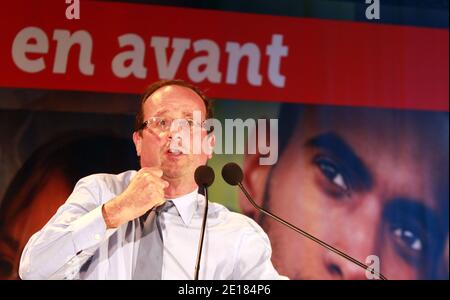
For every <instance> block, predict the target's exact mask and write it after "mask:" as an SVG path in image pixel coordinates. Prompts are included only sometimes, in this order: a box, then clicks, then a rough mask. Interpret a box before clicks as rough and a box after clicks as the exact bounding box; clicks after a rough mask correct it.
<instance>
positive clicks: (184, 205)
mask: <svg viewBox="0 0 450 300" xmlns="http://www.w3.org/2000/svg"><path fill="white" fill-rule="evenodd" d="M202 198H203V196H202V195H200V194H198V190H197V189H195V190H194V191H192V192H191V193H189V194H186V195H183V196H180V197H177V198H169V199H167V200H168V201H169V200H170V201H172V202H173V204H174V205H175V207H176V208H177V210H178V213H179V214H180V216H181V219H182V220H183V223H184V225H186V226H187V225H189V223H190V222H191V220H192V217H193V216H194V213H195V212H196V211H197V207H198V205H199V202H198V201H201V199H202Z"/></svg>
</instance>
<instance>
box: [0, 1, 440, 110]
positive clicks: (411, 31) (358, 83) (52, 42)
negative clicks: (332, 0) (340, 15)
mask: <svg viewBox="0 0 450 300" xmlns="http://www.w3.org/2000/svg"><path fill="white" fill-rule="evenodd" d="M66 8H67V4H65V1H58V2H55V1H33V2H31V3H30V1H8V2H6V3H2V9H1V12H0V26H1V28H2V31H1V32H2V33H1V35H0V66H1V72H0V86H1V87H14V88H16V87H17V88H38V89H63V90H82V91H98V92H120V93H141V92H142V91H143V89H144V87H145V86H146V85H148V84H149V83H150V82H152V81H155V80H158V79H161V78H183V79H186V80H189V81H192V82H195V83H197V84H198V85H199V86H200V87H202V88H204V89H206V90H207V94H208V95H209V96H211V97H213V98H223V99H249V100H260V101H285V102H299V103H300V102H301V103H316V104H335V105H352V106H369V107H389V108H409V109H426V110H443V111H448V99H449V96H448V95H449V91H448V90H449V89H448V80H449V78H448V77H449V76H448V70H449V69H448V67H449V61H448V53H449V52H448V30H446V29H431V28H418V27H410V26H394V25H383V24H369V23H361V22H358V23H357V22H348V21H332V20H319V19H305V18H291V17H279V16H269V15H256V14H255V15H254V14H244V13H234V12H221V11H210V10H197V9H186V8H174V7H159V6H149V5H136V4H123V3H107V2H95V1H94V2H89V1H88V2H83V1H81V5H80V19H78V20H77V19H74V20H69V19H67V18H66Z"/></svg>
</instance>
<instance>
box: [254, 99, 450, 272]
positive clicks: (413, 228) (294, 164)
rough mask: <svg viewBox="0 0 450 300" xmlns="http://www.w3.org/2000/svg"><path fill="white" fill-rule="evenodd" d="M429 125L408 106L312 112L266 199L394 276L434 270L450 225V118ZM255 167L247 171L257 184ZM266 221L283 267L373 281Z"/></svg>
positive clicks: (272, 177) (272, 174)
mask: <svg viewBox="0 0 450 300" xmlns="http://www.w3.org/2000/svg"><path fill="white" fill-rule="evenodd" d="M427 120H428V121H431V122H426V121H427ZM434 121H436V120H434ZM429 123H433V120H432V119H430V118H428V119H420V118H416V117H413V115H412V114H409V115H408V114H402V113H401V112H388V111H377V110H363V109H362V110H357V109H344V108H340V109H337V108H335V109H333V108H324V107H322V108H315V109H314V108H312V109H309V110H307V111H305V113H304V114H303V115H302V117H301V120H299V123H298V127H297V128H296V129H294V133H293V135H292V136H291V139H290V141H289V143H288V145H287V147H286V149H284V152H283V154H282V157H281V158H280V160H279V163H278V164H277V165H275V166H273V167H272V169H271V170H270V171H269V172H267V173H268V174H269V175H267V176H266V178H267V179H266V183H267V184H268V188H267V191H268V192H267V194H264V195H262V196H261V197H262V198H263V199H262V200H261V201H264V200H265V201H266V205H268V208H269V210H270V211H272V212H273V213H275V214H277V215H279V216H281V217H282V218H284V219H286V220H287V221H289V222H291V223H293V224H295V225H296V226H298V227H300V228H302V229H304V230H306V231H307V232H309V233H311V234H313V235H315V236H316V237H318V238H320V239H322V240H324V241H325V242H327V243H328V244H330V245H332V246H334V247H336V248H338V249H340V250H342V251H344V252H345V253H347V254H349V255H350V256H352V257H354V258H356V259H358V260H359V261H361V262H363V263H365V262H366V257H367V256H369V255H377V256H378V257H379V259H380V264H381V270H380V271H381V273H382V274H383V275H385V276H386V277H387V278H389V279H395V278H399V279H400V278H401V279H412V278H420V277H429V276H432V275H429V274H427V273H426V272H425V271H424V270H425V268H429V264H430V261H432V260H433V259H434V256H435V257H438V256H441V255H442V252H441V251H442V248H443V242H444V241H445V238H446V237H447V232H448V223H447V224H445V221H444V220H445V217H444V216H445V214H447V218H448V210H447V211H444V210H443V209H442V208H443V207H448V174H449V173H448V118H447V119H446V121H445V120H444V121H443V122H440V123H439V122H438V123H439V124H440V125H439V126H435V127H433V126H432V125H429ZM434 124H435V125H436V122H435V123H434ZM255 172H257V168H253V169H252V168H248V169H247V171H246V177H247V178H249V179H248V180H249V185H250V186H254V185H255V183H254V182H253V183H252V182H251V180H252V178H258V176H255V174H252V173H255ZM256 193H257V192H256ZM445 203H447V204H446V205H447V206H445ZM447 222H448V221H447ZM263 227H264V228H265V230H266V231H267V232H268V235H269V237H270V239H271V242H272V246H273V258H272V260H273V262H274V265H275V267H276V268H277V270H278V271H279V272H280V273H281V274H284V275H287V276H289V277H290V278H293V279H300V278H303V279H305V278H306V279H314V278H315V279H365V278H366V277H365V272H364V270H363V269H362V268H360V267H358V266H356V265H354V264H353V263H351V262H348V261H347V260H345V259H344V258H341V257H340V256H338V255H336V254H334V253H333V252H331V251H328V250H326V249H324V248H323V247H321V246H319V245H318V244H316V243H315V242H312V241H310V240H308V239H307V238H305V237H303V236H300V235H298V234H297V233H295V232H293V231H292V230H290V229H288V228H286V227H284V226H282V225H281V224H278V223H276V222H275V221H273V220H271V219H270V218H267V217H266V218H263ZM368 263H369V264H370V263H371V262H368Z"/></svg>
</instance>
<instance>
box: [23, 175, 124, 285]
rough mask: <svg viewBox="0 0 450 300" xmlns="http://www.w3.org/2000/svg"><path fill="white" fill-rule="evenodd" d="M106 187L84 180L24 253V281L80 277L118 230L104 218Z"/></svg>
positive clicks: (30, 241) (33, 237)
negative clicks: (82, 268)
mask: <svg viewBox="0 0 450 300" xmlns="http://www.w3.org/2000/svg"><path fill="white" fill-rule="evenodd" d="M101 195H102V186H101V183H99V182H97V180H96V177H95V176H88V177H85V178H83V179H81V180H80V181H79V182H78V183H77V184H76V186H75V188H74V191H73V192H72V194H71V195H70V196H69V198H68V199H67V201H66V202H65V204H63V205H62V206H61V207H60V208H59V209H58V211H57V212H56V214H55V215H54V216H53V217H52V218H51V219H50V221H49V222H48V223H47V224H46V225H45V226H44V227H43V228H42V229H41V230H40V231H38V232H37V233H35V234H34V235H33V236H32V237H31V238H30V240H29V241H28V243H27V245H26V246H25V249H24V251H23V253H22V256H21V259H20V266H19V275H20V277H21V278H22V279H65V278H70V277H71V275H72V274H76V273H78V271H79V270H80V268H81V267H82V265H83V263H84V262H86V261H87V260H88V259H89V258H90V257H91V256H92V255H93V254H94V253H95V251H96V250H97V249H98V248H99V246H100V245H101V244H102V243H103V242H105V241H106V240H107V239H108V238H109V237H110V236H111V235H112V234H113V233H114V232H115V231H116V230H117V229H107V228H106V224H105V221H104V219H103V215H102V204H103V203H102V202H103V201H102V200H101Z"/></svg>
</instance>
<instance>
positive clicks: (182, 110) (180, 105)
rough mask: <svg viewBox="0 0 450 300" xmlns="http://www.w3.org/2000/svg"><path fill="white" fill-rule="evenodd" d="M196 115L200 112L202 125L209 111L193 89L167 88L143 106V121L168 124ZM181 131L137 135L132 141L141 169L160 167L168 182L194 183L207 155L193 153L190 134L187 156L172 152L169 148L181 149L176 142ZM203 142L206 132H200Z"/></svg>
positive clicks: (159, 91) (144, 132)
mask: <svg viewBox="0 0 450 300" xmlns="http://www.w3.org/2000/svg"><path fill="white" fill-rule="evenodd" d="M194 111H199V112H201V119H202V121H204V120H205V116H206V108H205V104H204V103H203V100H202V99H201V98H200V97H199V96H198V95H197V94H196V93H195V92H194V91H192V90H191V89H189V88H186V87H182V86H177V85H170V86H164V87H162V88H160V89H158V90H157V91H155V92H154V93H153V94H152V95H150V96H149V97H148V98H147V100H146V101H145V104H144V120H148V119H149V118H151V117H158V118H163V119H167V120H176V119H191V120H192V119H193V118H194V116H193V113H194ZM179 131H180V130H179V127H177V126H173V127H172V130H168V131H166V132H156V131H151V130H148V129H143V130H142V132H141V133H138V132H136V133H134V135H133V139H134V142H135V145H136V150H137V153H138V155H139V156H140V160H141V167H161V169H162V170H163V173H164V175H163V178H165V179H166V180H169V181H171V180H185V179H187V180H189V181H193V174H194V172H195V169H196V168H197V167H198V166H200V165H204V164H205V163H206V160H207V159H208V158H209V155H208V154H205V153H204V152H202V153H193V152H194V151H192V144H193V136H192V133H193V132H191V138H190V143H189V145H187V148H190V149H186V145H184V146H185V147H184V150H185V151H184V152H182V153H180V152H178V151H175V152H174V151H172V150H173V147H172V150H171V147H170V144H171V141H172V140H173V139H175V141H174V142H172V145H176V146H177V145H178V146H180V148H178V149H182V148H183V147H181V146H182V145H181V141H182V140H181V139H179V140H176V139H177V133H180V132H179ZM199 133H200V135H201V139H202V140H203V139H204V138H205V136H206V134H207V133H206V131H205V130H200V131H199Z"/></svg>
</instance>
